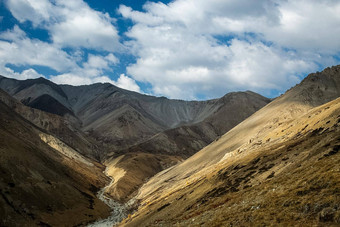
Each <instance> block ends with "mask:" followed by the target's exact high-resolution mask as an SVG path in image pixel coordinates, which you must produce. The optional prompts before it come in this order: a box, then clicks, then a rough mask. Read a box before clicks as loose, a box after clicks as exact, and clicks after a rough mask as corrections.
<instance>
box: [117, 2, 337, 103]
mask: <svg viewBox="0 0 340 227" xmlns="http://www.w3.org/2000/svg"><path fill="white" fill-rule="evenodd" d="M339 9H340V3H339V2H338V1H331V0H330V1H327V0H324V1H314V0H312V1H298V2H297V1H291V0H287V1H269V0H261V1H251V0H228V1H221V0H212V1H205V0H176V1H173V2H171V3H169V4H167V5H166V4H163V3H160V2H159V3H151V2H149V3H147V4H145V5H144V12H139V11H135V10H133V9H132V8H130V7H128V6H124V5H122V6H121V7H120V8H119V12H120V13H121V15H122V16H123V17H124V18H126V19H130V20H132V21H133V22H134V25H133V26H132V27H131V29H130V30H129V31H128V32H127V33H126V35H127V36H128V37H130V38H131V39H132V40H131V41H128V42H126V43H125V45H126V46H128V47H129V48H130V50H131V51H132V53H133V54H134V55H135V56H136V58H137V61H136V63H135V64H132V65H130V66H129V67H128V68H127V73H128V74H129V75H130V76H132V77H133V78H134V79H136V80H138V81H143V82H148V83H150V84H151V85H152V89H153V93H155V94H158V95H166V96H169V97H172V98H185V99H192V98H195V97H197V96H198V95H202V94H203V95H205V96H207V97H216V96H220V95H223V94H224V93H226V92H228V91H232V90H245V89H251V90H254V91H257V92H261V93H262V94H265V95H269V93H270V90H273V89H275V90H277V91H279V92H282V91H284V90H286V89H287V88H289V87H290V86H293V85H295V84H296V83H298V82H299V81H300V80H301V78H302V76H303V75H305V74H306V73H308V72H311V71H313V70H316V69H317V68H318V67H319V65H320V64H322V65H325V66H328V65H329V64H333V63H335V62H336V61H335V60H334V58H332V55H334V54H339V50H340V46H339V45H340V42H339V41H338V37H339V36H340V30H339V29H340V28H339V26H337V25H336V24H340V17H339V15H340V11H339ZM320 31H321V32H320ZM322 59H323V60H322Z"/></svg>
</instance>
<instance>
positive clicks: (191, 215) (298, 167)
mask: <svg viewBox="0 0 340 227" xmlns="http://www.w3.org/2000/svg"><path fill="white" fill-rule="evenodd" d="M0 88H1V89H3V91H0V104H1V111H0V114H1V119H2V120H1V125H0V126H1V127H0V133H1V140H0V152H1V165H0V167H1V171H0V173H1V176H0V177H1V179H2V181H1V185H0V189H1V197H0V211H1V213H2V214H4V215H5V217H6V218H5V219H3V220H2V223H1V224H2V225H5V226H6V225H8V226H12V225H17V224H20V225H21V226H32V225H45V226H76V225H81V226H83V225H88V224H91V223H93V225H94V226H95V225H96V224H98V225H99V224H102V225H107V226H110V225H112V224H113V223H115V224H118V223H119V222H120V221H121V220H122V219H123V220H122V221H121V222H120V223H119V224H118V225H119V226H174V225H175V226H176V225H177V226H221V225H222V226H225V225H232V226H244V225H252V224H254V225H270V224H272V223H276V224H277V225H311V226H313V225H337V224H339V223H340V219H339V218H340V208H339V203H340V200H339V198H340V194H339V188H340V181H339V179H340V171H339V168H338V162H339V157H340V156H339V147H340V137H339V135H340V132H339V129H340V127H339V126H340V99H339V97H340V66H334V67H331V68H327V69H325V70H324V71H322V72H317V73H312V74H310V75H309V76H307V77H306V78H305V79H304V80H303V81H302V82H301V83H300V84H298V85H296V86H295V87H293V88H291V89H289V90H288V91H287V92H286V93H285V94H283V95H281V96H280V97H277V98H275V99H274V100H270V99H267V98H265V97H263V96H261V95H258V94H256V93H253V92H250V91H246V92H233V93H228V94H226V95H225V96H223V97H221V98H220V99H213V100H208V101H182V100H171V99H166V98H164V97H152V96H147V95H143V94H138V93H135V92H130V91H126V90H123V89H120V88H118V87H115V86H113V85H110V84H93V85H86V86H79V87H74V86H69V85H57V84H54V83H52V82H50V81H48V80H45V79H43V78H39V79H34V80H26V81H19V80H14V79H8V78H5V77H1V78H0ZM76 213H77V218H76V219H75V218H73V217H75V214H76ZM108 217H109V218H108ZM106 218H108V219H106Z"/></svg>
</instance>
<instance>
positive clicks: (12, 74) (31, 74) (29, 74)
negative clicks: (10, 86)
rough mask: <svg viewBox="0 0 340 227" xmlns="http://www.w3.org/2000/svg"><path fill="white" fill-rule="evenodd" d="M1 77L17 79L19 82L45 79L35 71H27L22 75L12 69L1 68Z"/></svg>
mask: <svg viewBox="0 0 340 227" xmlns="http://www.w3.org/2000/svg"><path fill="white" fill-rule="evenodd" d="M0 75H2V76H5V77H8V78H15V79H19V80H26V79H36V78H39V77H45V76H44V75H42V74H39V73H38V72H37V71H35V70H34V69H31V68H30V69H26V70H24V71H22V72H21V73H18V72H14V71H13V70H12V69H10V68H8V67H0Z"/></svg>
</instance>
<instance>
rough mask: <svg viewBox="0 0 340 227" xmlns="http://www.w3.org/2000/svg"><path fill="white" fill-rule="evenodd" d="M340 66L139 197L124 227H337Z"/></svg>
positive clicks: (308, 81)
mask: <svg viewBox="0 0 340 227" xmlns="http://www.w3.org/2000/svg"><path fill="white" fill-rule="evenodd" d="M339 97H340V66H334V67H331V68H327V69H325V70H324V71H322V72H318V73H312V74H310V75H309V76H307V77H306V78H305V79H304V80H303V81H302V82H301V83H300V84H298V85H297V86H295V87H294V88H292V89H290V90H289V91H287V92H286V93H285V94H284V95H282V96H281V97H279V98H277V99H275V100H274V101H272V102H271V103H269V104H268V105H267V106H265V107H264V108H262V109H261V110H259V111H257V112H256V113H255V114H253V115H252V116H251V117H249V118H247V119H246V120H244V121H243V122H242V123H240V124H238V125H237V126H236V127H234V128H233V129H232V130H230V131H229V132H227V133H226V134H224V135H223V136H221V138H219V139H218V140H216V141H214V142H213V143H211V144H210V145H208V146H206V147H205V148H203V149H202V150H200V151H199V152H197V153H196V154H194V155H193V156H191V157H190V158H188V159H187V160H185V161H183V162H182V163H179V164H177V165H176V166H174V167H172V168H170V169H167V170H165V171H162V172H160V173H158V174H157V175H155V176H154V177H152V178H151V179H150V180H149V181H148V182H146V183H145V184H144V185H143V186H142V187H141V189H140V190H139V192H138V194H137V196H136V198H135V199H136V201H138V204H136V206H137V208H136V209H137V212H136V213H134V214H133V216H131V218H130V219H126V220H125V221H124V222H123V223H122V225H124V226H153V225H164V226H167V225H178V226H188V225H194V226H196V225H197V226H202V225H203V226H212V225H216V226H234V225H236V226H250V225H282V226H297V225H301V226H324V225H325V226H333V225H334V226H337V225H339V224H340V219H339V217H340V216H339V214H340V208H339V206H338V204H339V203H340V200H339V197H338V196H335V195H338V194H339V188H340V181H339V179H340V174H339V165H338V164H339V161H340V152H339V149H340V98H339Z"/></svg>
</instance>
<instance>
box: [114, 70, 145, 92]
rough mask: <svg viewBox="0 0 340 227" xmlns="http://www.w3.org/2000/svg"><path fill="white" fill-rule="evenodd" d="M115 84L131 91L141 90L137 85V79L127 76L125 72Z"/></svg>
mask: <svg viewBox="0 0 340 227" xmlns="http://www.w3.org/2000/svg"><path fill="white" fill-rule="evenodd" d="M113 84H114V85H116V86H118V87H120V88H124V89H127V90H130V91H136V92H141V90H140V87H139V86H138V85H137V83H136V81H135V80H133V79H131V78H130V77H128V76H125V75H124V74H121V75H120V77H119V78H118V80H117V81H116V82H114V83H113Z"/></svg>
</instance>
